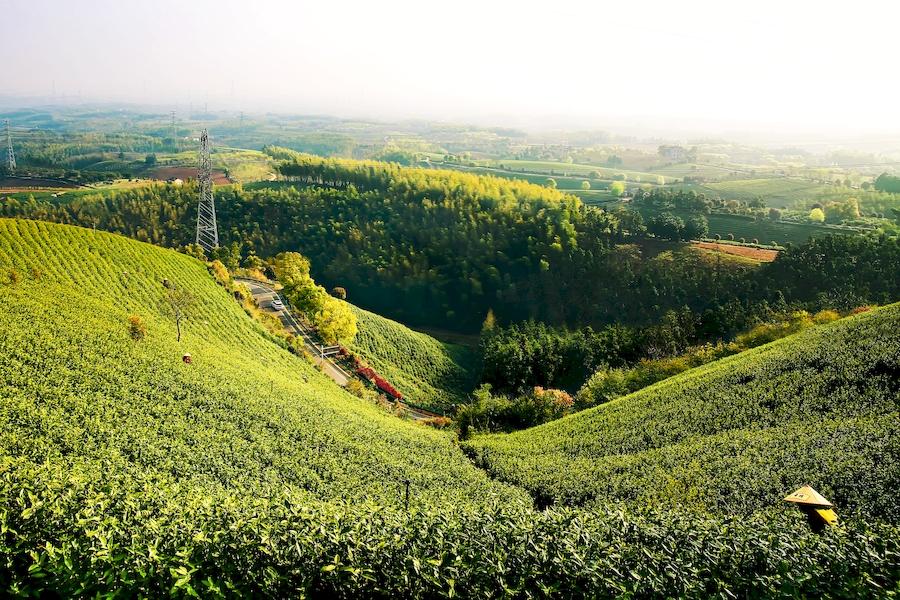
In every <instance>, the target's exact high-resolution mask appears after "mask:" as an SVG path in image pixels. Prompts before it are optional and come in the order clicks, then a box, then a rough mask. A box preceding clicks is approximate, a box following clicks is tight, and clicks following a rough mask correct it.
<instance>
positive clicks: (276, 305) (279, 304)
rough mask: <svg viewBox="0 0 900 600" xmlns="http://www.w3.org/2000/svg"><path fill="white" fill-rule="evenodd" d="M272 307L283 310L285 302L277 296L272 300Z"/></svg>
mask: <svg viewBox="0 0 900 600" xmlns="http://www.w3.org/2000/svg"><path fill="white" fill-rule="evenodd" d="M272 308H274V309H275V310H282V309H283V308H284V304H282V302H281V298H275V299H274V300H272Z"/></svg>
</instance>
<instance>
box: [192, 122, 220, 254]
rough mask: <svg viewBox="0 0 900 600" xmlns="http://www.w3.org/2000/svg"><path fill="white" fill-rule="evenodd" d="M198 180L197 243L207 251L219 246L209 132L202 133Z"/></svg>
mask: <svg viewBox="0 0 900 600" xmlns="http://www.w3.org/2000/svg"><path fill="white" fill-rule="evenodd" d="M199 167H200V168H199V169H198V172H197V181H198V184H199V187H200V203H199V205H198V206H197V245H199V246H201V247H202V248H203V250H205V251H206V252H210V251H211V250H212V249H213V248H217V247H218V246H219V230H218V229H217V227H216V201H215V199H214V198H213V190H212V168H211V166H210V159H209V133H208V132H207V131H206V130H205V129H204V130H203V131H202V132H201V133H200V165H199Z"/></svg>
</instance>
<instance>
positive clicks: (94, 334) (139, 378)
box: [0, 219, 900, 598]
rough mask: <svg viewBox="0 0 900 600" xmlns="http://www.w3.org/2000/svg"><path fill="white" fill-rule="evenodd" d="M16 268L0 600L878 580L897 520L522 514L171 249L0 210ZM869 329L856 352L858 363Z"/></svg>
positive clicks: (9, 302)
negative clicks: (174, 300)
mask: <svg viewBox="0 0 900 600" xmlns="http://www.w3.org/2000/svg"><path fill="white" fill-rule="evenodd" d="M51 257H52V258H51ZM38 265H40V267H41V269H42V270H43V277H42V278H41V280H40V281H32V280H24V281H22V282H21V284H20V285H18V286H5V287H2V288H0V395H2V397H3V402H2V403H0V434H2V435H0V498H2V499H3V501H2V503H0V522H2V524H3V532H2V534H0V540H2V545H3V549H4V550H3V553H2V561H0V586H2V590H3V593H4V594H6V595H11V596H23V595H28V596H36V597H38V596H51V595H59V596H63V597H86V596H91V597H95V596H101V597H102V596H113V595H118V596H121V597H164V596H172V597H188V596H203V597H219V596H247V597H275V598H284V597H334V598H369V597H373V598H374V597H411V598H418V597H421V598H434V597H442V596H450V595H454V596H455V595H459V596H465V597H501V596H513V597H539V596H547V595H551V596H558V597H583V596H589V597H610V596H631V597H660V596H675V597H706V596H708V595H710V594H719V595H723V596H728V597H746V596H753V595H761V594H765V595H769V596H783V597H792V598H793V597H823V596H843V597H859V596H872V595H877V594H880V593H882V592H883V591H884V590H886V589H894V588H896V585H897V581H898V580H900V573H898V567H897V562H896V556H897V554H898V552H900V548H898V539H900V531H898V530H897V528H896V527H894V526H891V525H886V524H881V523H877V522H871V523H866V522H864V521H862V520H860V519H854V518H850V519H847V524H846V525H845V526H844V527H843V528H841V529H840V530H833V531H832V530H830V531H827V532H825V533H824V534H823V535H815V534H812V533H810V531H809V528H808V527H807V525H806V523H805V522H804V520H803V518H802V517H801V515H799V514H798V513H797V512H796V511H792V510H791V511H786V510H785V511H771V512H766V513H760V514H756V515H754V516H752V517H749V518H740V519H733V518H730V517H722V518H719V517H707V516H701V515H698V514H696V513H691V512H682V511H679V510H677V509H676V510H673V509H672V508H671V507H667V508H666V510H657V509H646V508H643V509H641V508H634V505H626V504H622V505H618V504H617V505H614V506H610V507H598V508H595V509H591V510H576V509H570V508H557V509H550V510H545V511H535V510H534V509H533V508H532V506H531V502H530V501H529V500H528V499H527V498H525V497H524V495H523V494H522V493H521V492H519V491H517V490H515V489H512V488H510V487H508V486H506V485H503V484H501V483H497V482H493V481H491V480H489V479H488V478H487V477H485V476H484V474H483V473H480V472H479V471H478V470H476V469H474V468H473V467H472V466H471V465H470V464H469V463H468V462H467V461H466V460H465V459H464V457H463V456H462V455H461V453H460V451H459V449H458V447H457V446H456V445H455V444H454V443H453V441H452V440H451V438H450V437H449V436H448V435H447V434H445V433H442V432H439V431H435V430H433V429H432V428H428V427H422V426H418V425H415V424H411V423H407V422H405V421H402V420H399V419H396V418H394V417H392V416H389V415H386V414H384V413H383V412H382V411H381V410H379V409H378V408H376V407H374V406H372V405H371V404H370V403H369V402H366V401H362V400H359V399H357V398H354V397H353V396H352V395H350V394H348V393H346V392H344V391H342V390H340V389H339V388H338V387H336V386H335V385H334V384H333V382H331V381H330V380H328V379H327V378H325V377H324V376H322V375H321V374H319V373H318V371H317V370H316V369H315V368H314V367H312V366H311V365H309V364H308V363H306V362H305V361H303V360H302V359H299V358H297V357H295V356H293V355H291V354H290V353H288V352H285V351H284V350H282V349H280V348H279V347H278V346H277V345H275V344H272V343H271V341H272V340H271V337H270V336H269V335H268V334H267V333H266V332H265V331H264V330H263V329H262V328H261V327H260V326H259V325H258V324H257V323H255V322H254V321H253V320H251V319H249V318H247V317H246V315H245V314H244V312H243V311H242V310H241V307H240V306H239V305H238V304H237V303H236V302H235V301H234V300H233V298H232V297H231V296H230V295H229V294H228V292H227V291H226V290H225V289H223V288H222V287H221V286H219V285H217V283H216V282H215V280H214V279H213V278H212V277H211V276H210V274H209V272H208V270H207V269H206V268H205V266H204V265H203V264H202V263H200V262H198V261H196V260H194V259H192V258H190V257H186V256H184V255H180V254H176V253H174V252H171V251H166V250H162V249H159V248H153V247H150V246H147V245H144V244H139V243H135V242H133V241H129V240H126V239H123V238H120V237H118V236H112V235H108V234H104V233H94V232H91V231H89V230H83V229H77V228H70V227H62V226H56V225H47V224H43V223H35V222H26V221H13V220H8V219H0V272H2V271H4V270H8V269H9V268H15V269H18V270H21V271H23V272H28V271H29V269H31V268H32V267H36V266H38ZM123 272H125V273H128V277H127V278H125V277H122V273H123ZM164 277H165V278H168V279H169V280H170V281H171V282H172V283H173V285H174V286H175V289H178V288H179V287H182V286H183V287H184V288H185V289H191V290H193V291H194V293H195V296H196V299H197V302H196V307H195V309H194V314H195V318H194V320H193V326H192V327H191V328H190V329H189V330H188V331H186V332H185V336H184V338H183V340H182V342H181V343H180V344H176V343H175V342H174V340H173V338H174V336H172V335H171V333H172V331H173V329H174V325H173V324H172V323H171V321H169V320H168V319H166V318H165V317H164V315H163V314H162V313H161V312H159V310H158V300H159V297H160V294H161V291H160V284H159V282H160V281H161V280H162V279H163V278H164ZM138 311H140V312H141V314H142V315H143V317H144V318H145V319H146V321H147V323H148V324H149V325H150V327H149V329H148V330H149V333H148V335H147V337H146V338H145V339H144V341H143V342H142V343H141V344H134V343H133V342H132V341H131V339H130V336H129V333H128V331H126V329H125V328H124V327H122V323H123V320H124V319H125V318H126V317H127V315H129V314H136V313H137V312H138ZM882 313H883V311H872V312H870V313H866V314H864V315H860V316H859V317H856V318H857V319H874V318H876V317H877V315H879V314H882ZM878 325H879V326H880V325H881V323H878ZM839 326H841V323H836V324H834V325H832V326H830V327H839ZM878 331H881V332H882V334H883V333H884V331H885V329H884V328H883V327H880V328H876V329H875V331H868V332H866V333H877V332H878ZM47 332H53V335H48V334H47ZM884 342H885V339H879V338H877V336H875V337H873V339H872V347H871V348H869V347H867V348H863V349H862V350H861V352H864V353H866V354H867V356H869V357H871V359H872V360H879V356H880V355H879V354H878V353H877V352H872V351H871V350H872V349H877V348H879V347H882V346H883V343H884ZM184 351H189V352H190V353H191V354H192V356H193V358H194V361H193V364H191V365H185V364H183V363H182V362H181V360H180V357H181V354H182V352H184ZM895 354H896V353H895ZM885 364H887V363H885ZM853 366H854V365H848V367H849V368H851V369H852V367H853ZM851 372H852V371H851ZM872 377H873V378H879V377H880V378H882V379H884V378H885V377H887V376H885V375H879V374H878V373H877V372H876V373H873V375H872ZM894 380H895V379H894ZM888 381H890V379H888ZM880 385H881V384H880V383H878V381H875V382H874V383H873V384H872V385H871V386H870V390H872V391H877V389H879V386H880ZM819 391H820V390H818V389H813V390H812V392H811V393H812V394H813V395H815V394H816V393H817V392H819ZM802 399H803V400H804V401H809V398H807V397H805V396H804V397H802ZM614 404H615V403H614ZM819 404H820V405H821V403H819ZM838 404H840V402H839V403H838ZM720 416H722V415H720ZM725 416H729V415H725ZM890 418H891V421H889V422H888V423H885V427H886V430H885V431H884V432H881V431H878V430H876V429H875V428H874V425H877V423H873V427H870V428H869V430H868V431H866V432H865V433H866V434H867V436H868V437H865V438H862V439H865V440H866V441H865V443H861V446H860V447H861V448H862V450H861V451H860V452H858V453H857V454H854V456H857V455H858V456H859V458H858V460H859V465H858V466H857V467H856V468H851V469H847V470H846V474H845V479H843V480H842V481H840V482H839V483H837V484H835V486H834V487H833V488H832V487H826V488H823V489H822V491H823V492H824V493H826V494H829V495H830V496H832V500H837V501H839V502H844V500H845V499H844V498H843V497H842V496H840V495H838V494H833V492H835V491H836V490H838V489H844V488H846V487H848V486H849V485H851V483H850V482H853V485H860V486H865V485H866V484H871V483H873V482H872V481H870V480H867V479H866V478H865V477H864V478H863V479H862V480H861V481H860V482H859V483H856V480H857V479H858V478H859V473H858V471H859V470H861V469H863V468H864V467H865V466H866V462H865V461H866V460H868V457H869V456H870V455H871V454H872V453H879V457H880V458H881V459H882V460H885V461H889V460H890V459H891V458H892V454H891V452H894V451H895V449H896V445H895V446H894V450H891V447H890V446H886V444H887V442H890V440H891V438H890V435H893V434H892V433H891V432H892V431H895V427H894V424H895V422H896V416H891V417H890ZM859 419H860V420H862V421H865V420H866V418H865V417H864V416H860V417H859ZM571 421H572V418H567V419H563V420H561V421H559V422H558V423H566V422H571ZM636 422H637V421H636ZM701 424H702V423H701ZM848 426H849V423H848ZM545 427H547V426H545ZM828 431H829V430H828V429H827V427H826V433H827V432H828ZM853 431H854V430H853V429H852V428H851V430H850V433H852V432H853ZM648 433H649V434H650V435H651V436H653V435H656V433H657V431H656V430H655V429H654V428H653V427H651V428H650V429H649V432H648ZM816 433H821V432H816ZM843 433H845V435H844V437H843V438H835V439H855V438H852V437H848V435H846V433H847V432H843ZM631 437H633V438H634V439H635V440H641V441H643V442H646V439H647V438H645V437H643V436H640V435H632V436H631ZM832 438H834V436H833V435H832ZM580 439H581V440H584V441H585V442H586V443H587V445H588V446H590V445H591V444H594V443H605V442H604V441H603V439H602V438H598V437H593V438H591V437H583V438H580ZM651 439H652V437H651ZM575 441H576V439H575V438H573V439H571V440H570V441H569V442H568V443H570V444H571V443H574V442H575ZM726 441H727V440H726ZM801 441H802V440H801ZM873 442H875V443H874V445H873ZM609 443H610V444H616V443H617V442H616V440H611V441H610V442H609ZM866 444H868V446H866ZM878 444H882V446H885V447H881V448H879V447H877V445H878ZM716 447H717V448H719V447H720V446H716ZM800 448H802V446H800ZM833 449H834V448H824V449H823V450H822V452H823V453H826V452H827V453H829V455H830V451H831V450H833ZM734 450H736V449H735V448H729V449H728V450H727V451H728V452H731V451H734ZM732 455H733V456H739V455H740V453H738V452H735V453H734V454H732ZM698 456H699V455H698ZM700 458H702V456H700ZM776 458H779V459H783V457H781V456H777V457H776ZM754 464H756V465H759V464H761V461H754ZM883 464H890V463H887V462H886V463H883ZM844 466H846V465H844ZM871 472H872V476H871V477H870V479H874V478H875V477H876V476H879V475H878V474H879V471H878V470H876V469H872V470H871ZM884 473H887V474H888V476H886V477H884V478H883V479H884V481H883V484H882V485H884V486H890V485H896V482H893V483H892V481H891V479H890V472H889V471H884ZM833 479H837V478H833ZM404 481H409V482H410V489H411V498H410V506H409V510H406V509H405V508H404V507H403V502H404V500H403V498H404V494H403V492H404V484H403V482H404ZM610 481H611V482H613V483H614V484H617V480H616V479H615V478H610ZM810 481H812V482H813V483H816V481H815V480H814V479H813V478H810ZM778 487H779V489H781V488H783V487H785V484H781V483H780V482H779V484H778ZM872 489H873V493H874V491H877V490H878V489H879V486H878V485H873V486H872ZM627 497H628V496H627V495H623V496H622V499H625V498H627ZM735 497H737V496H735ZM860 505H862V503H860ZM895 508H896V507H895ZM895 514H896V513H895ZM843 516H844V513H843V512H842V517H843ZM572 548H577V552H573V550H572ZM576 556H577V559H576Z"/></svg>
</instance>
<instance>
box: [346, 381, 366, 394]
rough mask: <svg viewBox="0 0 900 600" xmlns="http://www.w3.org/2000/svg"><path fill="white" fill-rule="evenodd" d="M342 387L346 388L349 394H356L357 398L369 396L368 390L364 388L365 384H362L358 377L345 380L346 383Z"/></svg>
mask: <svg viewBox="0 0 900 600" xmlns="http://www.w3.org/2000/svg"><path fill="white" fill-rule="evenodd" d="M344 389H345V390H347V391H348V392H350V393H351V394H353V395H354V396H356V397H357V398H363V399H365V398H368V397H369V393H368V390H367V389H366V386H364V385H363V384H362V382H361V381H360V380H359V379H351V380H350V381H348V382H347V385H346V387H345V388H344Z"/></svg>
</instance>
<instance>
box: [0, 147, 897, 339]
mask: <svg viewBox="0 0 900 600" xmlns="http://www.w3.org/2000/svg"><path fill="white" fill-rule="evenodd" d="M283 156H284V158H285V159H286V160H287V163H286V166H285V167H284V168H285V169H286V171H285V175H286V176H287V177H289V178H291V179H293V181H291V182H287V183H288V185H285V183H286V182H278V183H277V184H266V186H270V185H271V186H272V187H262V186H260V187H259V188H258V189H256V190H243V189H241V188H239V187H237V186H235V187H231V188H220V189H218V190H217V191H216V196H217V197H216V203H217V204H216V206H217V212H218V218H219V222H220V231H221V232H222V243H223V244H224V245H225V246H226V247H227V248H229V249H230V248H231V247H233V244H234V242H238V243H239V245H240V248H241V251H242V252H243V253H245V254H247V255H250V254H255V255H257V256H264V257H270V256H273V255H276V254H278V253H280V252H282V251H295V250H297V249H298V244H301V243H302V250H303V252H304V254H305V255H307V256H308V257H309V258H310V260H311V261H312V268H313V271H314V272H313V273H312V276H314V277H315V279H316V281H318V282H320V283H322V284H325V285H326V286H327V287H328V288H330V287H332V286H334V285H341V286H342V287H345V289H346V290H347V291H348V293H349V295H350V297H351V298H352V299H353V301H354V303H357V304H358V305H360V306H363V307H366V308H367V309H370V310H374V311H376V312H378V313H380V314H385V315H389V316H391V317H392V318H396V319H398V320H401V321H403V322H404V323H408V324H412V325H424V324H429V325H432V326H438V327H441V328H443V329H453V330H457V331H460V330H461V331H466V330H468V331H476V330H477V329H478V327H479V325H480V324H481V323H480V321H481V319H482V318H483V316H484V315H485V314H486V312H487V310H488V309H490V308H493V309H494V311H495V312H496V316H497V317H498V318H500V319H501V320H502V321H503V322H506V323H509V322H515V321H522V320H527V319H528V318H537V319H540V320H542V321H545V322H549V323H553V324H555V325H562V324H567V325H570V326H575V325H587V324H590V325H593V326H601V325H605V324H607V323H611V322H624V323H629V324H646V323H647V322H652V321H655V320H658V319H659V318H661V317H662V316H663V315H664V314H665V313H666V311H668V310H673V309H676V310H677V309H680V308H681V307H683V306H685V305H686V306H689V307H690V308H691V309H693V310H695V311H697V312H702V311H705V310H707V309H713V308H715V307H716V306H717V305H718V304H721V303H723V302H725V301H727V300H730V299H740V300H745V299H749V300H754V301H755V300H759V299H760V298H768V297H769V296H770V295H771V294H773V293H775V292H776V291H777V290H778V286H780V285H781V284H780V283H779V284H778V285H775V284H773V283H770V282H769V280H768V279H767V278H766V277H765V276H763V275H762V273H760V275H759V276H758V277H757V276H755V275H752V274H751V273H750V269H749V268H748V266H747V265H743V266H741V265H734V264H732V263H729V264H727V265H725V266H724V267H722V268H718V267H717V268H715V269H710V268H709V267H710V265H709V261H704V260H703V259H702V258H700V257H697V256H695V254H696V253H693V252H679V251H677V250H676V251H673V252H671V253H668V252H661V253H660V252H659V250H660V249H667V248H666V246H663V247H662V248H659V245H657V249H656V250H653V251H649V250H647V249H645V248H644V247H643V246H644V244H643V240H641V239H640V238H641V236H642V235H643V232H644V225H643V222H642V220H639V219H637V218H636V217H635V213H634V211H617V212H615V213H610V212H604V211H601V210H599V209H594V208H590V207H585V206H583V205H582V204H581V203H580V202H579V201H578V200H577V199H576V198H574V197H573V196H570V195H567V194H564V193H562V192H560V191H558V190H550V189H548V188H546V187H543V186H536V185H530V184H526V183H523V182H516V181H511V180H503V179H498V178H493V177H485V176H475V175H471V174H466V173H459V172H449V171H440V170H436V169H417V168H405V167H401V166H398V165H390V164H386V163H377V162H371V161H369V162H364V161H345V160H341V161H339V160H323V159H320V158H317V157H311V156H306V155H297V154H296V153H292V152H290V151H286V152H285V153H284V154H283ZM196 194H197V190H196V187H195V186H194V185H193V184H186V185H183V186H181V187H176V186H166V185H153V186H145V187H141V188H135V189H127V190H118V191H113V192H110V193H108V194H102V195H101V194H99V193H96V194H88V195H84V196H80V197H77V198H75V199H74V200H72V201H69V202H67V201H65V200H63V201H57V200H54V201H53V202H50V201H23V202H20V201H18V200H15V199H8V200H6V199H0V214H4V215H9V216H20V215H28V216H31V217H34V218H40V219H45V220H50V221H59V222H64V223H75V224H82V225H85V226H88V227H91V226H93V225H94V224H96V226H97V228H99V229H106V230H112V231H117V232H122V233H125V234H127V235H129V236H132V237H134V238H136V239H139V240H142V241H148V242H151V243H155V244H158V245H166V246H170V247H184V246H185V245H186V244H189V243H191V242H192V241H193V239H194V227H195V225H196V213H195V210H196ZM639 195H640V198H639ZM712 200H713V199H711V198H708V197H706V196H704V195H702V194H697V193H694V192H691V191H685V192H675V193H662V192H656V193H654V191H652V190H651V191H650V192H643V191H639V192H638V193H636V196H635V203H636V206H638V207H639V208H640V207H642V206H644V204H645V203H648V202H649V205H650V206H651V208H652V210H654V211H657V210H663V208H664V207H666V206H668V204H669V203H671V204H672V207H670V208H665V210H664V212H665V211H669V212H672V211H690V212H689V213H687V214H685V217H687V218H688V220H690V217H692V216H694V215H695V214H699V213H703V211H704V210H707V209H708V208H709V203H711V202H712ZM641 210H644V208H641ZM672 214H673V215H675V216H678V218H682V220H684V217H681V216H679V215H677V214H675V213H674V212H673V213H672ZM704 216H705V217H706V218H707V220H708V221H709V228H710V232H714V233H719V234H721V235H723V236H725V235H727V234H728V233H737V234H738V236H739V237H744V238H745V239H753V238H757V239H776V240H778V239H787V238H789V239H795V238H796V239H799V240H800V241H802V240H805V239H806V238H807V237H809V236H810V235H823V234H824V233H826V232H829V231H834V232H838V233H840V232H843V233H844V234H845V235H846V236H847V237H861V236H859V235H858V231H856V230H851V229H848V228H843V229H842V227H844V226H836V225H814V224H811V223H804V224H798V223H785V222H778V223H775V222H772V221H770V220H769V219H766V218H763V219H762V220H756V219H755V217H753V216H748V215H742V214H720V213H710V214H708V215H706V214H705V213H704ZM798 228H799V229H798ZM426 233H427V235H426ZM850 234H852V235H850ZM673 235H674V234H673ZM679 237H681V234H679ZM866 243H870V242H866ZM878 243H879V244H885V245H886V244H888V243H893V242H892V241H885V242H882V241H879V242H878ZM671 246H672V245H669V247H671ZM229 251H230V250H229ZM825 258H826V262H829V266H828V268H827V269H826V270H828V269H835V270H839V271H844V270H846V268H847V265H846V264H844V263H841V262H840V260H843V259H837V258H836V259H832V257H831V256H830V255H826V256H825ZM779 260H780V259H779ZM832 260H834V264H830V263H831V261H832ZM776 262H778V261H776ZM769 268H773V267H765V269H769ZM888 274H889V273H881V274H879V275H878V278H879V279H878V280H872V281H870V282H869V283H870V286H869V287H871V288H872V289H876V288H883V287H884V286H885V283H883V282H884V281H890V279H889V278H888V277H886V275H888ZM813 275H814V273H813V272H812V271H811V270H810V272H808V273H804V274H803V276H804V277H807V276H810V277H811V276H813ZM839 288H840V285H838V286H837V287H835V288H833V289H839ZM861 289H864V288H861ZM712 291H715V293H712ZM784 293H785V296H786V297H787V298H788V299H789V300H790V299H791V298H790V296H789V294H788V293H787V292H786V291H785V292H784ZM867 301H871V302H876V303H879V304H882V303H885V302H886V301H885V300H884V299H883V298H880V297H877V298H876V297H873V298H870V299H867ZM888 301H889V300H888ZM310 314H315V311H313V312H311V313H310ZM448 314H449V315H452V316H450V317H448Z"/></svg>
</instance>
